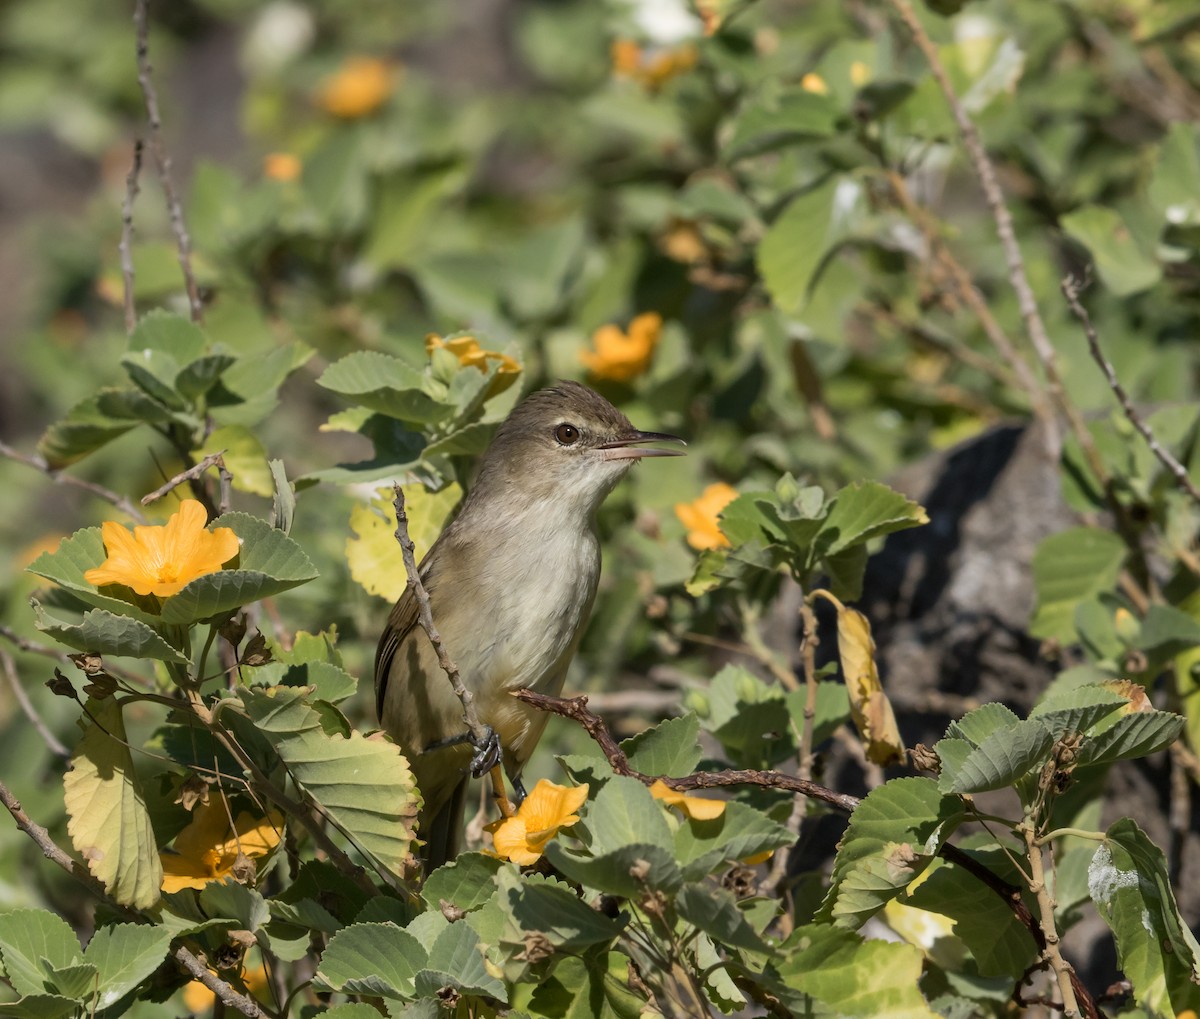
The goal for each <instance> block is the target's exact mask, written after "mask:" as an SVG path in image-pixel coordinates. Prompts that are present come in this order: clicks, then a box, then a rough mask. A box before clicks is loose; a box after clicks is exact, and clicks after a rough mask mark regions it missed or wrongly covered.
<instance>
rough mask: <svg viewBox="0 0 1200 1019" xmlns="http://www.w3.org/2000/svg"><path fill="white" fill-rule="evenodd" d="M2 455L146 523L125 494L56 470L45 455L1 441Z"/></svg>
mask: <svg viewBox="0 0 1200 1019" xmlns="http://www.w3.org/2000/svg"><path fill="white" fill-rule="evenodd" d="M0 456H4V457H7V458H8V459H9V460H15V461H16V462H17V463H22V464H24V465H25V466H26V467H32V468H33V469H34V470H35V471H40V472H41V473H42V474H44V475H46V477H48V478H49V479H50V480H51V481H53V482H54V483H55V484H56V485H70V486H72V487H74V488H78V489H81V490H82V491H84V492H88V493H89V494H91V495H94V496H96V498H98V499H103V500H104V501H105V502H107V503H109V504H110V505H112V506H115V507H116V508H117V509H119V510H120V511H121V512H122V513H124V514H126V515H127V516H130V517H132V518H133V519H134V520H136V521H137V522H138V523H139V524H144V523H146V516H145V514H144V513H142V511H141V510H140V509H138V508H137V506H135V505H134V504H133V503H132V502H130V501H129V500H128V499H127V498H125V496H123V495H118V494H117V493H116V492H114V491H112V490H111V489H109V488H105V487H104V486H103V485H97V484H96V483H95V482H94V481H87V480H86V479H84V478H77V477H75V475H73V474H66V473H64V472H61V471H56V470H55V469H54V468H53V467H51V466H50V465H49V464H48V463H47V462H46V459H45V457H43V456H41V455H40V454H37V453H19V452H18V451H17V450H15V449H13V448H12V446H10V445H8V443H6V442H0Z"/></svg>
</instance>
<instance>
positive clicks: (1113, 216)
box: [1059, 205, 1162, 297]
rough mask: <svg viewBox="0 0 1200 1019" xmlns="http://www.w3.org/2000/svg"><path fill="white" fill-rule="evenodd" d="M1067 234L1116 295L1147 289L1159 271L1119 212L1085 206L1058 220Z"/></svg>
mask: <svg viewBox="0 0 1200 1019" xmlns="http://www.w3.org/2000/svg"><path fill="white" fill-rule="evenodd" d="M1059 224H1060V225H1061V226H1062V228H1063V230H1064V231H1065V232H1066V233H1067V235H1068V236H1069V237H1072V238H1073V239H1074V240H1076V241H1078V242H1079V243H1080V244H1082V245H1083V246H1084V247H1085V248H1087V250H1088V251H1089V252H1091V255H1092V258H1093V259H1094V260H1095V263H1096V271H1097V272H1098V273H1099V275H1100V280H1101V282H1103V283H1104V285H1105V286H1106V287H1107V288H1108V289H1109V290H1111V291H1112V292H1113V294H1115V295H1116V296H1117V297H1128V296H1129V295H1130V294H1136V293H1138V292H1139V291H1142V290H1147V289H1149V288H1150V287H1152V286H1154V284H1155V283H1157V282H1158V281H1159V280H1160V279H1162V270H1161V269H1160V268H1159V265H1158V262H1157V261H1156V260H1155V259H1154V257H1153V252H1149V251H1145V250H1144V249H1143V248H1142V246H1141V245H1140V244H1139V243H1138V239H1137V237H1136V235H1135V234H1134V233H1133V232H1132V231H1131V230H1130V229H1129V227H1128V226H1127V225H1126V223H1125V220H1124V219H1123V218H1122V217H1121V214H1120V213H1118V212H1116V211H1114V210H1113V209H1109V208H1105V207H1104V206H1102V205H1085V206H1083V207H1082V208H1080V209H1076V210H1075V211H1074V212H1070V213H1068V214H1067V215H1065V216H1063V217H1061V218H1060V219H1059Z"/></svg>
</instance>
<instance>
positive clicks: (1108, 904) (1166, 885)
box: [1088, 817, 1200, 1016]
mask: <svg viewBox="0 0 1200 1019" xmlns="http://www.w3.org/2000/svg"><path fill="white" fill-rule="evenodd" d="M1088 888H1089V890H1090V891H1091V895H1092V900H1093V901H1094V902H1095V903H1096V909H1097V910H1098V911H1099V913H1100V915H1101V916H1102V917H1103V918H1104V921H1105V923H1107V924H1108V926H1109V927H1110V928H1111V929H1112V932H1113V936H1114V937H1115V938H1116V942H1117V957H1118V959H1119V961H1120V966H1121V969H1122V970H1123V971H1124V973H1125V976H1126V977H1127V978H1128V979H1129V981H1130V983H1132V984H1133V994H1134V997H1135V998H1136V1000H1137V1002H1138V1004H1140V1005H1141V1006H1143V1007H1144V1008H1146V1009H1148V1010H1150V1011H1151V1012H1152V1013H1154V1014H1156V1015H1168V1016H1173V1015H1179V1014H1180V1013H1182V1012H1184V1011H1186V1010H1187V1009H1200V987H1198V986H1196V984H1197V982H1200V967H1198V965H1197V963H1198V961H1200V945H1197V943H1196V939H1195V937H1194V936H1193V935H1192V932H1191V931H1190V930H1189V929H1188V926H1187V924H1186V923H1185V922H1184V921H1183V918H1182V917H1181V916H1180V915H1179V907H1178V905H1177V904H1176V902H1175V894H1174V892H1172V891H1171V885H1170V880H1169V877H1168V873H1167V863H1166V859H1165V858H1164V856H1163V854H1162V850H1160V849H1159V848H1158V847H1157V846H1156V845H1155V844H1154V843H1153V842H1151V841H1150V839H1149V838H1148V837H1147V836H1146V833H1145V832H1143V831H1142V830H1141V829H1140V828H1139V827H1138V826H1137V825H1136V824H1135V823H1134V822H1133V821H1131V820H1130V819H1129V818H1127V817H1125V818H1122V819H1121V820H1119V821H1117V822H1116V823H1115V824H1114V825H1112V827H1110V828H1109V829H1108V831H1107V832H1105V840H1104V843H1103V845H1101V846H1100V848H1099V849H1097V850H1096V853H1095V855H1094V856H1093V857H1092V863H1091V866H1090V867H1089V868H1088Z"/></svg>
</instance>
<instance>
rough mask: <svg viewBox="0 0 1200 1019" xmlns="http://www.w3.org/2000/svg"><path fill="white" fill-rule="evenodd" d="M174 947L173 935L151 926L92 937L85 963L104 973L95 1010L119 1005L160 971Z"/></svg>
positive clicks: (115, 928) (118, 927)
mask: <svg viewBox="0 0 1200 1019" xmlns="http://www.w3.org/2000/svg"><path fill="white" fill-rule="evenodd" d="M170 947H171V931H170V930H168V929H167V928H166V927H158V926H154V925H151V924H136V923H121V924H113V925H112V926H110V927H101V928H100V929H99V930H98V931H96V933H95V934H93V935H92V940H91V941H90V942H88V946H87V950H86V951H85V952H84V953H83V961H84V962H88V963H91V964H92V965H93V966H95V967H96V969H97V970H99V972H100V996H99V998H97V999H96V1002H95V1008H96V1009H97V1010H98V1011H99V1010H103V1009H106V1008H108V1007H109V1005H113V1004H115V1003H116V1002H117V1001H118V1000H119V999H121V998H123V997H124V996H125V995H126V994H128V993H129V992H130V991H132V990H133V989H134V988H135V987H137V985H138V984H140V983H141V982H142V981H143V980H145V979H146V978H147V977H148V976H150V974H151V973H153V972H154V971H155V970H156V969H158V966H159V963H161V962H162V961H163V959H164V958H165V957H166V954H167V950H168V949H169V948H170Z"/></svg>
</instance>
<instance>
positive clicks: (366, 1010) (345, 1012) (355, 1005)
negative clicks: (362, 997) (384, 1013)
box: [317, 1001, 379, 1019]
mask: <svg viewBox="0 0 1200 1019" xmlns="http://www.w3.org/2000/svg"><path fill="white" fill-rule="evenodd" d="M317 1015H318V1016H324V1019H379V1009H377V1008H376V1007H375V1006H374V1005H366V1004H364V1003H363V1002H361V1001H356V1002H351V1003H349V1004H346V1005H334V1006H333V1008H327V1009H324V1010H323V1011H321V1012H318V1013H317Z"/></svg>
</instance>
